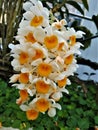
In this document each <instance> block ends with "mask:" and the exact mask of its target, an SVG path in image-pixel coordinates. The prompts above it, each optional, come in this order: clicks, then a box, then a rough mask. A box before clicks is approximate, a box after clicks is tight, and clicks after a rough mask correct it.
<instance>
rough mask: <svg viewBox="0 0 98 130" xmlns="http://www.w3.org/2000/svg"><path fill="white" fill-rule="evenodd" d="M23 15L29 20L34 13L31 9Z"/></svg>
mask: <svg viewBox="0 0 98 130" xmlns="http://www.w3.org/2000/svg"><path fill="white" fill-rule="evenodd" d="M23 16H24V17H25V18H26V19H27V20H31V19H32V18H33V17H34V15H33V13H32V12H31V11H27V12H26V13H24V14H23Z"/></svg>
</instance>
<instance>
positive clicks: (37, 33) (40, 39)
mask: <svg viewBox="0 0 98 130" xmlns="http://www.w3.org/2000/svg"><path fill="white" fill-rule="evenodd" d="M33 35H34V37H35V39H37V41H38V42H40V43H42V42H43V41H44V37H45V31H44V30H43V29H42V28H36V30H35V31H34V34H33Z"/></svg>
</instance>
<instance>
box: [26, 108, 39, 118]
mask: <svg viewBox="0 0 98 130" xmlns="http://www.w3.org/2000/svg"><path fill="white" fill-rule="evenodd" d="M26 115H27V118H28V120H35V119H37V117H38V115H39V112H37V111H36V110H34V109H31V110H28V111H26Z"/></svg>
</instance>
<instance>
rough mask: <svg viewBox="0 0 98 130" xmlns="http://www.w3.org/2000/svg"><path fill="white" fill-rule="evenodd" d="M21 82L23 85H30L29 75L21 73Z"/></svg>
mask: <svg viewBox="0 0 98 130" xmlns="http://www.w3.org/2000/svg"><path fill="white" fill-rule="evenodd" d="M19 82H21V83H24V84H26V83H28V82H29V74H28V73H21V74H20V76H19Z"/></svg>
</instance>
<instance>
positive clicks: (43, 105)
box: [36, 98, 49, 112]
mask: <svg viewBox="0 0 98 130" xmlns="http://www.w3.org/2000/svg"><path fill="white" fill-rule="evenodd" d="M36 108H37V110H38V111H39V112H45V111H47V110H48V108H49V102H48V101H47V100H46V99H44V98H41V99H39V100H38V101H37V102H36Z"/></svg>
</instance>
